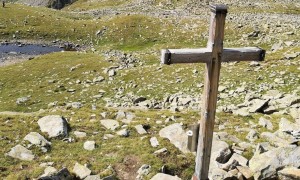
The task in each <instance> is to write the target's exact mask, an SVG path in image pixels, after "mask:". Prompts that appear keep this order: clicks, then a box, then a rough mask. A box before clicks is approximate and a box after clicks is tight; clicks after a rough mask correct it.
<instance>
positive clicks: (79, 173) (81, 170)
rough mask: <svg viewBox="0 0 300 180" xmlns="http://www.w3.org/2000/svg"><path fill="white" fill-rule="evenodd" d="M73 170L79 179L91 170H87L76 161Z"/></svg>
mask: <svg viewBox="0 0 300 180" xmlns="http://www.w3.org/2000/svg"><path fill="white" fill-rule="evenodd" d="M73 172H74V174H75V175H76V176H77V177H79V178H80V179H84V178H85V177H87V176H89V175H90V174H91V172H92V171H91V170H89V169H88V168H87V167H85V166H83V165H81V164H79V163H76V164H75V166H74V168H73Z"/></svg>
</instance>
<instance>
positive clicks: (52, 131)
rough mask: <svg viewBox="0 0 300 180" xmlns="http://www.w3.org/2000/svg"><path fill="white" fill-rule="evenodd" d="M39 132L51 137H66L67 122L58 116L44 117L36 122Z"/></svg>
mask: <svg viewBox="0 0 300 180" xmlns="http://www.w3.org/2000/svg"><path fill="white" fill-rule="evenodd" d="M38 124H39V126H40V130H41V131H42V132H45V133H47V134H48V137H49V138H52V137H66V136H67V135H68V123H67V121H66V120H65V119H64V118H63V117H61V116H58V115H50V116H45V117H43V118H41V119H39V120H38Z"/></svg>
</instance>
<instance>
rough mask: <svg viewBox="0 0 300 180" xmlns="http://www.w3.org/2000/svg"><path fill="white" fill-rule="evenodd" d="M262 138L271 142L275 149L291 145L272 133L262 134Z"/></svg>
mask: <svg viewBox="0 0 300 180" xmlns="http://www.w3.org/2000/svg"><path fill="white" fill-rule="evenodd" d="M260 137H261V138H264V139H266V140H268V141H269V142H270V144H272V145H273V146H275V147H282V146H288V145H289V144H290V142H289V141H287V140H285V139H282V138H280V137H278V136H276V135H275V134H273V133H270V132H263V133H261V134H260Z"/></svg>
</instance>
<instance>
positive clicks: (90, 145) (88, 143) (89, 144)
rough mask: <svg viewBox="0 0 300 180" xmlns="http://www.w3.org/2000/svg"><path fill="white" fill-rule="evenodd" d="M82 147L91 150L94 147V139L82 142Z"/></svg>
mask: <svg viewBox="0 0 300 180" xmlns="http://www.w3.org/2000/svg"><path fill="white" fill-rule="evenodd" d="M83 148H84V149H86V150H89V151H92V150H94V149H95V148H96V142H95V141H86V142H85V143H84V144H83Z"/></svg>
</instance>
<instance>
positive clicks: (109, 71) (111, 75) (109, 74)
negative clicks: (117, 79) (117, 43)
mask: <svg viewBox="0 0 300 180" xmlns="http://www.w3.org/2000/svg"><path fill="white" fill-rule="evenodd" d="M116 74H117V73H116V70H114V69H110V70H108V76H109V77H113V76H115V75H116Z"/></svg>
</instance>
